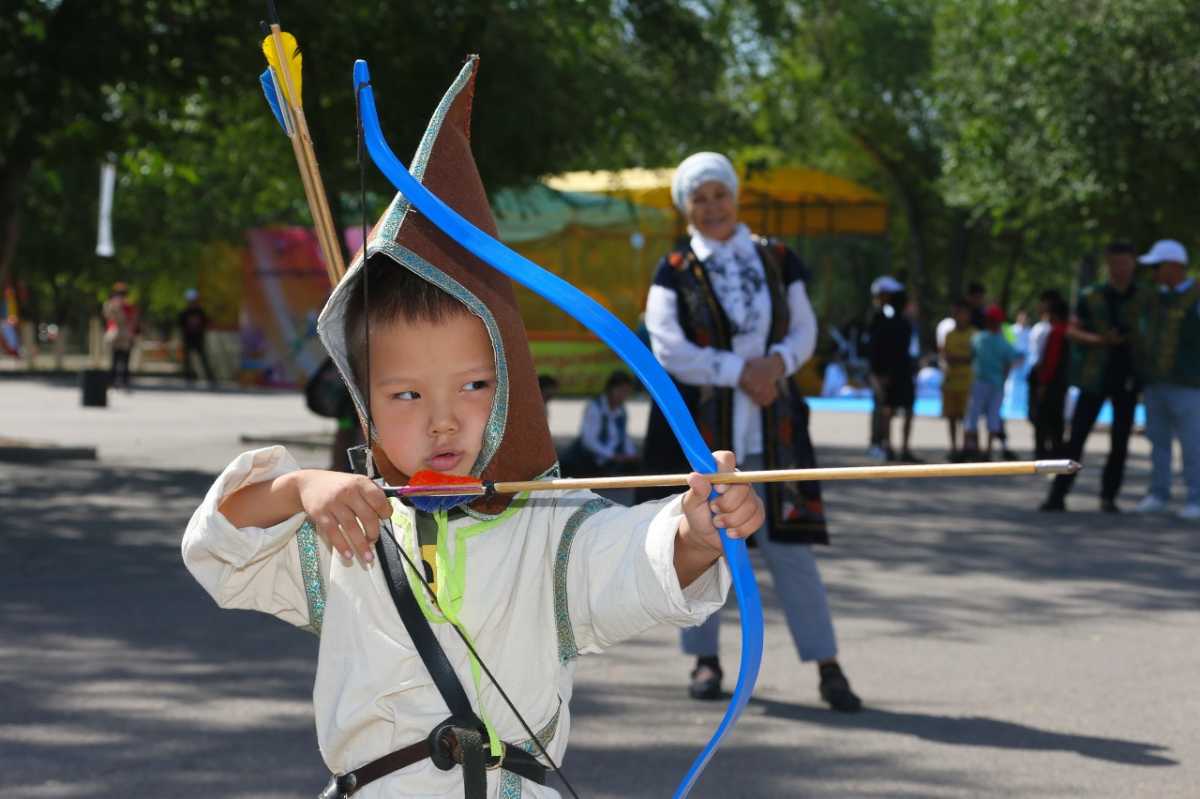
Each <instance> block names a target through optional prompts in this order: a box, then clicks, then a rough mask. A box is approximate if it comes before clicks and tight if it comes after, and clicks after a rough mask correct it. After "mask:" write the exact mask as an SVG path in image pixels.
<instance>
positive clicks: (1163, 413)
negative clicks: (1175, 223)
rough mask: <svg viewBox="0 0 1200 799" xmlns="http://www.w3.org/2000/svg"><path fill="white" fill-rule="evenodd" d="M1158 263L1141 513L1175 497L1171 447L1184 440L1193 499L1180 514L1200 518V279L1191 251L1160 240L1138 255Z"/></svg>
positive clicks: (1149, 329) (1148, 355)
mask: <svg viewBox="0 0 1200 799" xmlns="http://www.w3.org/2000/svg"><path fill="white" fill-rule="evenodd" d="M1138 260H1139V261H1141V262H1142V263H1144V264H1149V265H1150V266H1152V267H1154V278H1155V280H1156V281H1157V282H1158V292H1157V293H1156V294H1155V295H1154V297H1153V300H1152V302H1151V305H1150V308H1149V310H1148V312H1147V314H1146V316H1145V329H1144V337H1143V338H1142V340H1141V341H1140V342H1139V343H1140V347H1139V349H1140V352H1139V353H1138V363H1139V365H1140V366H1141V367H1142V369H1143V370H1144V372H1145V379H1146V437H1147V438H1149V439H1150V445H1151V452H1150V492H1149V493H1148V494H1146V496H1145V497H1144V498H1143V499H1142V501H1141V502H1139V503H1138V505H1137V507H1136V508H1135V510H1136V511H1137V512H1138V513H1162V512H1164V511H1166V510H1167V503H1169V502H1170V500H1171V448H1172V444H1173V439H1175V438H1178V439H1179V447H1180V449H1181V450H1183V480H1184V483H1185V484H1186V485H1187V500H1186V502H1185V504H1184V506H1183V507H1182V508H1181V509H1180V510H1179V513H1178V516H1179V518H1181V519H1185V520H1187V521H1200V283H1197V282H1196V279H1195V278H1192V277H1188V274H1187V250H1185V249H1184V248H1183V245H1182V244H1180V243H1179V242H1177V241H1173V240H1171V239H1163V240H1162V241H1157V242H1155V243H1154V246H1153V247H1152V248H1150V252H1148V253H1146V254H1145V255H1143V256H1142V257H1141V258H1139V259H1138Z"/></svg>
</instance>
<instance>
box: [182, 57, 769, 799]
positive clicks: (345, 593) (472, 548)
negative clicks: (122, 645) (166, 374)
mask: <svg viewBox="0 0 1200 799" xmlns="http://www.w3.org/2000/svg"><path fill="white" fill-rule="evenodd" d="M476 63H477V62H476V60H475V59H472V60H470V61H468V63H467V65H466V66H465V67H464V68H463V74H462V75H460V77H459V80H458V81H456V83H455V84H454V86H452V88H451V90H450V92H449V93H448V94H447V97H446V99H445V100H443V103H442V106H440V107H439V112H438V113H436V114H435V115H434V119H433V121H432V122H431V123H430V127H429V130H427V132H426V134H425V139H424V140H423V142H422V146H421V148H420V149H419V150H418V156H417V157H416V158H415V159H414V161H413V165H412V169H413V173H414V174H415V175H418V176H423V179H424V180H425V182H426V184H427V185H428V186H429V188H430V189H431V191H433V192H434V193H436V194H439V195H440V196H441V197H443V199H445V200H446V201H447V202H448V203H449V204H450V205H451V206H452V207H455V208H456V209H457V210H459V212H460V213H462V214H464V215H465V216H467V217H468V218H470V219H472V221H474V222H475V224H476V225H477V226H479V227H481V228H482V229H484V230H486V231H489V232H491V233H492V234H493V235H494V232H495V225H494V222H493V221H492V218H491V213H490V209H489V208H488V206H487V200H486V195H485V194H484V192H483V186H482V183H481V182H480V180H479V177H478V173H477V171H476V170H475V165H474V160H473V158H472V157H471V154H470V149H469V144H468V141H469V140H468V139H467V137H466V127H467V120H468V119H469V113H470V97H471V94H472V92H471V82H472V80H473V77H474V69H475V66H476ZM407 210H408V209H407V204H406V203H405V202H404V201H403V198H402V197H399V196H398V197H397V199H396V200H395V201H394V202H393V203H392V205H391V207H389V209H388V211H387V212H386V213H385V216H384V219H383V220H381V222H380V224H379V225H377V226H376V228H375V230H374V231H373V233H372V236H371V238H370V240H369V241H368V242H367V252H368V253H370V257H369V258H368V260H367V264H366V266H365V268H364V266H363V261H362V258H361V257H360V258H358V259H356V261H355V263H354V264H353V265H352V266H351V269H350V271H349V273H348V274H347V276H346V278H345V280H343V281H342V283H341V284H340V285H339V286H338V287H337V288H336V289H335V290H334V292H333V295H332V296H331V297H330V299H329V302H328V303H327V305H326V307H325V309H324V311H323V312H322V314H321V319H320V322H319V325H318V329H319V332H320V334H321V337H322V340H323V342H324V344H325V346H326V348H327V350H328V351H329V353H330V354H331V356H332V357H333V358H334V361H335V362H336V363H337V365H338V369H339V371H340V372H341V373H342V376H343V379H344V380H345V381H346V383H347V387H348V388H349V390H350V392H351V395H352V398H353V399H354V402H355V405H356V407H357V409H358V413H359V416H360V418H361V419H362V421H363V425H364V429H365V430H367V431H369V432H368V435H367V441H368V445H369V446H370V448H371V450H370V451H371V453H372V456H373V458H374V460H375V462H376V464H377V466H378V469H379V471H380V473H381V474H382V475H383V476H384V477H385V478H386V479H387V481H388V482H389V483H392V484H399V483H403V482H405V481H406V480H407V479H408V477H410V476H411V475H413V474H414V473H415V472H417V471H419V470H435V471H439V472H446V473H449V474H452V475H473V476H477V477H481V478H483V479H489V480H493V479H494V480H515V479H521V480H526V479H533V478H537V477H540V476H547V475H551V474H553V473H554V470H555V463H554V460H555V459H554V450H553V445H552V443H551V439H550V433H549V429H548V425H547V422H546V415H545V412H544V409H543V405H542V401H541V397H540V394H539V392H538V391H537V381H536V375H535V373H534V370H533V361H532V358H531V356H530V353H529V346H528V341H527V339H526V336H525V330H524V326H523V324H522V322H521V317H520V312H519V309H518V307H517V302H516V298H515V294H514V292H513V290H512V287H511V285H510V284H509V283H508V280H507V279H506V278H504V277H503V276H502V275H500V274H499V273H498V272H496V271H495V270H492V269H490V268H489V267H488V266H487V265H486V264H483V263H481V262H479V261H477V260H475V259H474V258H473V257H471V256H470V255H469V254H467V253H466V252H465V251H464V250H462V249H461V248H459V246H458V245H457V244H456V243H454V242H452V241H450V240H449V239H447V238H446V237H445V236H444V235H442V234H441V233H440V231H437V230H436V229H434V228H433V227H432V226H431V225H429V224H428V222H427V221H426V220H424V219H423V218H422V217H421V216H420V215H417V214H408V213H407ZM364 275H366V276H367V280H366V282H367V283H368V289H369V291H367V292H364V291H363V288H364V287H363V285H362V284H363V282H364ZM364 294H365V295H366V299H364ZM716 456H717V459H718V463H719V464H720V467H721V468H722V469H723V470H727V471H728V470H732V469H733V468H734V464H735V459H734V455H733V453H729V452H722V453H716ZM709 490H710V485H709V483H708V482H707V481H706V480H704V479H703V478H702V477H700V475H695V474H694V475H692V476H691V479H690V481H689V489H688V491H687V492H686V493H684V494H683V495H682V496H675V497H673V498H671V499H668V500H665V501H659V502H654V503H646V504H642V505H637V506H634V507H630V508H625V507H619V506H614V505H613V504H612V503H610V502H607V501H606V500H603V499H600V498H598V497H597V496H595V495H593V494H591V493H590V492H585V491H576V492H558V493H538V494H522V495H518V496H515V497H514V496H505V495H493V496H488V497H483V498H478V499H474V501H471V502H470V503H469V504H467V505H464V506H460V507H457V508H453V509H451V510H448V511H447V510H439V511H434V512H424V511H419V510H417V509H415V508H414V507H412V506H411V505H409V504H406V503H402V502H401V501H400V500H396V499H388V498H387V497H386V496H385V494H384V492H383V490H382V489H381V488H380V486H379V485H378V484H377V483H375V482H374V481H372V480H370V479H368V478H367V477H365V476H362V475H355V474H343V473H336V472H330V471H323V470H311V469H301V468H299V467H298V465H297V463H296V461H295V460H294V459H293V458H292V456H291V455H290V454H289V453H288V452H287V451H286V450H285V449H284V448H283V447H278V446H277V447H267V448H264V449H259V450H254V451H251V452H246V453H244V454H242V455H240V456H238V457H237V458H236V459H235V460H234V461H233V462H232V463H231V464H230V465H229V466H228V467H226V469H225V471H224V472H223V473H222V474H221V475H220V477H218V478H217V480H216V482H215V483H214V485H213V486H212V488H211V489H210V490H209V492H208V495H207V496H206V497H205V499H204V501H203V503H202V504H201V505H200V507H199V508H198V509H197V510H196V512H195V514H194V515H193V516H192V519H191V521H190V523H189V524H188V528H187V531H186V533H185V535H184V539H183V557H184V561H185V562H186V564H187V567H188V569H189V570H190V571H191V572H192V574H193V575H194V576H195V577H196V579H197V580H198V581H199V582H200V583H201V585H203V587H204V588H205V589H206V590H207V591H208V592H209V593H210V594H211V595H212V597H213V598H214V599H215V600H216V601H217V603H218V604H219V605H220V606H222V607H226V608H244V609H253V610H259V611H262V612H264V613H269V614H272V615H274V616H277V617H279V618H280V619H282V620H284V621H286V622H288V623H290V624H294V625H296V626H299V627H302V628H307V629H309V630H311V631H313V632H315V633H316V634H317V635H318V636H319V637H320V649H319V655H318V662H317V673H316V681H315V685H314V689H313V704H314V710H315V717H316V727H317V740H318V743H319V746H320V750H321V755H322V757H323V759H324V761H325V763H326V765H327V766H328V768H329V769H330V770H331V771H332V772H334V774H335V775H341V776H342V781H341V782H340V783H339V787H338V790H337V791H334V792H331V793H329V795H331V796H348V795H350V794H351V793H353V794H354V795H355V796H356V797H364V798H365V799H372V798H378V797H385V796H386V797H389V798H390V797H417V796H420V797H430V796H439V797H448V796H462V795H463V791H464V783H465V784H468V785H469V784H471V780H473V779H478V780H480V781H483V780H486V795H487V796H488V797H492V798H493V799H494V798H495V797H499V796H517V795H521V796H525V797H556V796H558V794H557V793H556V792H555V791H553V790H551V789H550V788H547V787H545V786H544V785H541V784H538V782H536V781H535V779H536V778H534V779H530V778H527V777H526V776H524V775H522V774H518V773H516V771H514V770H513V769H517V770H520V769H519V768H518V765H516V764H515V763H516V762H518V761H521V760H522V759H523V758H524V759H525V760H526V763H528V760H529V759H530V758H531V757H533V756H536V755H537V753H538V751H539V750H538V749H537V748H536V747H535V743H534V741H533V740H531V739H530V737H529V735H527V734H526V733H525V732H524V727H523V726H522V724H521V723H520V721H519V720H518V718H517V716H516V715H515V714H514V713H513V712H512V711H511V710H510V709H509V707H508V705H506V704H505V703H504V701H503V699H502V698H501V696H500V692H499V689H498V687H497V685H496V684H494V683H493V682H492V681H491V680H490V679H488V678H487V676H486V675H484V674H482V673H481V672H482V668H481V665H480V661H482V663H484V664H486V665H487V666H488V667H489V668H490V670H491V672H492V673H493V674H494V675H495V678H496V681H497V683H498V684H499V686H502V688H503V690H504V691H505V692H506V693H507V694H508V696H509V697H510V698H511V699H512V700H513V703H514V705H515V706H516V707H517V709H518V712H519V713H520V715H521V716H522V717H523V718H524V719H526V720H527V721H528V725H529V727H530V728H531V730H533V731H534V734H536V736H537V738H538V740H539V741H541V742H542V744H543V745H544V747H545V749H546V750H547V751H548V753H549V754H550V756H551V757H552V758H553V759H554V760H555V761H556V762H561V759H562V757H563V754H564V751H565V749H566V746H567V738H568V734H569V731H570V724H571V716H570V705H569V703H570V699H571V692H572V679H573V675H574V662H573V661H574V659H575V658H576V657H577V656H578V655H579V654H581V653H591V652H599V651H601V650H603V649H605V648H607V647H609V646H611V645H613V644H615V643H617V642H619V641H622V640H624V639H626V638H629V637H630V636H633V635H637V634H638V633H640V632H642V631H644V630H646V629H648V628H650V627H652V626H654V625H656V624H659V623H668V624H674V625H677V626H689V625H695V624H697V623H699V622H700V621H702V620H704V619H705V618H707V617H708V616H709V615H710V614H712V613H713V612H714V611H716V610H717V609H718V608H720V607H721V605H722V604H723V603H724V601H725V597H726V594H727V592H728V588H729V584H730V578H729V572H728V568H727V566H726V565H725V562H724V560H723V559H722V557H721V546H720V540H719V537H718V535H717V532H716V529H715V527H714V524H716V525H719V526H725V527H726V528H727V529H728V532H729V534H730V535H731V536H734V537H738V538H745V537H747V536H749V535H750V534H751V533H752V532H753V531H754V530H756V529H757V528H758V527H759V526H760V525H761V524H762V522H763V510H762V506H761V503H759V501H758V499H757V497H756V495H755V493H754V492H753V491H752V490H751V489H750V487H748V486H731V487H729V488H728V490H725V491H724V492H723V493H722V494H721V496H720V498H719V499H717V500H716V501H715V502H713V503H711V504H710V503H709V501H708V494H709ZM381 523H382V535H381ZM377 540H378V542H379V548H377V549H374V548H375V547H376V541H377ZM397 546H399V547H402V548H403V549H404V551H406V552H408V553H410V556H411V558H412V559H413V562H414V563H418V564H419V563H421V561H424V564H423V566H422V567H423V568H424V570H425V572H426V574H425V575H424V576H425V579H426V580H427V581H428V583H429V590H426V586H425V585H424V584H423V583H422V581H421V579H420V577H419V576H416V575H415V572H414V571H413V570H411V569H408V568H405V569H403V572H402V573H403V574H404V577H405V578H407V580H408V583H409V586H410V587H411V590H412V593H413V594H415V596H416V599H417V602H418V604H419V605H420V614H421V615H423V616H424V618H425V619H426V620H427V621H428V626H429V627H430V628H431V629H432V633H433V636H434V637H435V638H436V640H437V642H438V643H439V644H440V645H441V649H442V650H444V652H445V655H446V657H447V659H448V660H449V661H450V664H451V665H452V667H453V672H454V675H455V676H456V677H457V680H458V682H460V683H461V686H462V689H463V691H464V692H465V694H466V696H467V697H468V698H469V701H470V705H471V708H472V710H473V712H474V714H475V715H477V716H478V718H479V719H480V720H481V726H483V727H485V728H486V731H487V735H486V738H485V743H484V747H485V751H486V752H488V753H489V754H490V759H489V762H488V764H489V768H488V770H487V771H486V776H484V773H483V768H482V766H481V765H480V764H479V763H478V762H477V761H473V760H471V761H470V762H468V766H470V768H467V767H465V766H463V765H461V764H462V763H464V762H467V761H469V760H470V756H469V752H470V751H477V748H478V740H479V739H478V736H475V738H474V743H469V742H465V739H466V738H468V737H470V736H468V735H462V736H459V737H458V739H457V741H449V742H448V745H447V742H446V741H445V740H443V739H439V738H437V737H436V736H434V738H433V740H434V741H436V743H437V744H438V745H439V747H441V746H443V745H445V746H444V750H445V751H444V756H445V757H449V758H450V760H449V761H447V760H445V759H444V758H443V759H442V761H441V765H439V764H435V762H434V760H433V759H432V757H431V755H430V750H431V747H430V746H427V747H425V748H424V749H423V750H422V744H423V743H424V742H426V741H427V739H429V738H430V733H431V731H432V730H433V729H434V728H435V727H437V726H438V725H439V724H440V723H442V722H443V721H445V720H446V719H447V716H448V715H449V709H448V704H449V702H448V701H447V700H446V699H444V698H443V695H442V693H441V692H440V690H439V688H438V686H437V685H436V684H435V681H434V679H433V678H432V677H431V675H430V672H429V671H428V670H427V668H426V666H425V665H424V662H423V660H422V655H421V652H422V651H428V649H429V646H428V645H425V646H423V647H422V649H418V646H417V644H415V643H414V638H413V637H412V636H410V633H409V630H410V627H409V626H408V625H407V624H406V623H405V622H403V621H402V620H401V618H400V616H399V615H398V612H397V604H396V603H394V601H393V598H392V594H391V593H390V589H389V583H388V581H387V579H386V578H385V575H384V574H383V573H382V572H383V571H384V568H383V567H384V566H387V565H388V563H390V562H391V558H390V555H391V554H392V553H394V552H395V547H397ZM375 552H380V553H383V554H384V555H385V556H387V560H388V563H384V564H380V563H378V562H377V560H378V559H377V557H376V556H375ZM389 570H390V569H389ZM430 593H432V594H433V595H434V596H436V602H434V601H433V599H432V598H431V597H430V596H429V594H430ZM451 625H453V626H454V627H457V628H458V629H459V630H460V631H461V632H462V633H463V635H464V636H465V637H466V638H467V639H468V640H470V641H471V642H472V645H473V647H474V650H475V652H477V653H478V658H479V659H478V660H477V659H476V657H475V656H474V655H473V654H472V652H471V651H470V650H469V649H468V648H467V646H466V645H465V644H464V642H463V641H462V640H461V639H460V638H459V636H458V635H457V634H456V633H455V631H454V630H453V629H451ZM421 626H424V625H421ZM501 742H504V745H505V748H503V749H502V748H501V746H502V745H501ZM472 747H475V748H474V749H472ZM517 750H524V752H521V751H517ZM422 751H423V752H424V754H421V752H422ZM439 751H441V749H439ZM413 752H416V753H417V754H411V753H413ZM502 752H503V753H507V755H508V757H507V759H503V760H499V759H498V756H499V755H500V754H501V753H502ZM525 752H528V753H531V754H530V755H525V754H524V753H525ZM446 753H448V754H446ZM388 755H395V757H393V758H390V759H388V760H387V761H384V762H383V765H381V764H380V762H379V761H380V759H381V758H384V757H385V756H388ZM402 755H403V756H402ZM518 755H520V756H522V757H518ZM401 756H402V757H401ZM535 765H536V764H535ZM364 766H371V767H372V768H364ZM526 768H527V767H526ZM372 769H374V773H372ZM443 769H446V770H443ZM350 775H353V776H354V778H355V779H358V786H357V787H351V788H348V789H346V790H343V789H342V787H341V786H343V785H344V786H349V783H350V779H349V777H350ZM331 790H332V789H331Z"/></svg>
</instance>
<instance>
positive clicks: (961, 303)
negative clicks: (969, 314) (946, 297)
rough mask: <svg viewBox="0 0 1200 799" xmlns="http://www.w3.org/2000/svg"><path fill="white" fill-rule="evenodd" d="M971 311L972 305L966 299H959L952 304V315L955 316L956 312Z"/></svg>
mask: <svg viewBox="0 0 1200 799" xmlns="http://www.w3.org/2000/svg"><path fill="white" fill-rule="evenodd" d="M969 310H971V303H969V302H967V298H966V297H959V298H958V299H957V300H955V301H954V302H952V303H950V313H951V314H953V313H954V312H955V311H969Z"/></svg>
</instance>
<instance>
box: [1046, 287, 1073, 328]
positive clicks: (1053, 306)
mask: <svg viewBox="0 0 1200 799" xmlns="http://www.w3.org/2000/svg"><path fill="white" fill-rule="evenodd" d="M1056 293H1057V292H1056ZM1049 305H1050V315H1051V316H1052V317H1054V318H1055V319H1058V320H1061V321H1063V322H1065V321H1067V317H1069V316H1070V315H1071V308H1070V306H1068V305H1067V301H1066V300H1064V299H1063V298H1062V297H1055V298H1054V299H1052V300H1050V301H1049Z"/></svg>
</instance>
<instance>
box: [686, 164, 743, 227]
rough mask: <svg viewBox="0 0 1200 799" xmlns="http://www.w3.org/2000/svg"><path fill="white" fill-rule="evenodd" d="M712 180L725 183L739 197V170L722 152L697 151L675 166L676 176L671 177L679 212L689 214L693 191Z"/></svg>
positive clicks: (735, 196)
mask: <svg viewBox="0 0 1200 799" xmlns="http://www.w3.org/2000/svg"><path fill="white" fill-rule="evenodd" d="M710 180H716V181H719V182H721V183H724V184H725V185H726V186H728V187H729V190H730V191H731V192H733V196H734V199H736V198H737V193H738V178H737V171H736V170H735V169H734V168H733V164H731V163H729V159H728V158H726V157H725V156H723V155H721V154H720V153H695V154H693V155H689V156H688V157H687V158H685V159H683V161H682V162H681V163H680V164H679V166H677V167H675V176H674V177H673V178H672V179H671V200H672V201H673V202H674V203H675V207H676V208H678V209H679V213H681V214H687V203H688V200H689V199H690V198H691V196H692V193H693V192H695V191H696V189H698V188H700V186H701V184H704V183H707V182H708V181H710Z"/></svg>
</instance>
